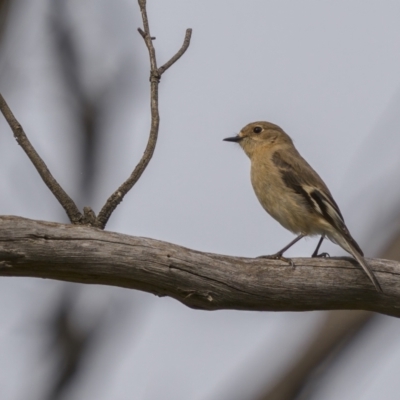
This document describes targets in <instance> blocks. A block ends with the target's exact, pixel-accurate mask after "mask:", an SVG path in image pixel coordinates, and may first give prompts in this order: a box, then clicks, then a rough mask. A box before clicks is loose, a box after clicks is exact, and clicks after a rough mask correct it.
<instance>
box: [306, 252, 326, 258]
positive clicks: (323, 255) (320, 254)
mask: <svg viewBox="0 0 400 400" xmlns="http://www.w3.org/2000/svg"><path fill="white" fill-rule="evenodd" d="M311 257H312V258H329V257H330V255H329V253H319V254H317V253H313V254H312V255H311Z"/></svg>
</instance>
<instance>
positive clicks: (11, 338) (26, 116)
mask: <svg viewBox="0 0 400 400" xmlns="http://www.w3.org/2000/svg"><path fill="white" fill-rule="evenodd" d="M148 3H149V4H148V13H149V18H150V27H151V32H152V35H154V36H156V37H157V39H156V41H155V42H154V43H155V46H156V50H157V56H158V61H159V64H160V65H161V64H162V63H163V62H165V61H166V60H167V59H169V58H170V57H171V56H172V55H173V54H174V53H175V52H176V51H177V49H178V48H179V47H180V46H181V44H182V40H183V37H184V32H185V29H186V28H188V27H191V28H193V38H192V43H191V46H190V48H189V50H188V51H187V53H186V54H185V55H184V57H183V58H182V59H181V60H179V62H178V63H177V64H175V65H174V66H173V67H172V68H171V69H170V70H168V71H167V72H166V73H165V75H164V76H163V78H162V81H161V86H160V114H161V127H160V136H159V141H158V144H157V148H156V151H155V155H154V158H153V160H152V161H151V163H150V165H149V167H148V169H147V170H146V172H145V173H144V175H143V176H142V179H141V180H140V181H139V183H138V184H137V185H136V186H135V187H134V189H133V190H132V191H131V192H130V193H129V195H128V196H127V197H126V198H125V200H124V202H123V203H122V204H121V205H120V206H119V208H118V209H117V211H116V212H115V213H114V214H113V216H112V217H111V220H110V222H109V224H108V226H107V229H108V230H113V231H117V232H123V233H128V234H131V235H137V236H147V237H152V238H155V239H160V240H164V241H168V242H173V243H177V244H180V245H183V246H187V247H190V248H194V249H197V250H202V251H208V252H217V253H223V254H231V255H238V256H239V255H240V256H248V257H254V256H257V255H261V254H268V253H273V252H276V251H277V250H278V249H280V248H281V247H283V245H285V244H286V243H287V242H288V241H290V240H291V239H292V238H293V235H292V234H291V233H290V232H287V231H285V230H284V229H283V228H282V227H280V226H279V224H278V223H277V222H275V221H274V220H272V219H271V218H270V217H269V216H268V215H267V214H266V213H265V212H264V211H263V209H262V208H261V206H260V205H259V204H258V202H257V200H256V197H255V195H254V193H253V191H252V188H251V185H250V179H249V161H248V159H247V157H246V156H245V154H244V153H243V152H242V151H241V150H240V148H239V147H238V146H236V145H234V144H231V143H225V142H223V141H222V139H223V138H224V137H227V136H232V135H233V134H236V133H238V132H239V130H240V129H241V128H242V127H243V126H244V125H245V124H247V123H249V122H252V121H255V120H267V121H271V122H274V123H276V124H278V125H280V126H281V127H282V128H283V129H284V130H285V131H286V132H287V133H288V134H289V135H291V137H292V138H293V140H294V142H295V144H296V146H297V148H298V150H299V151H300V152H301V153H302V155H303V156H304V157H305V158H306V159H307V160H308V161H309V163H310V164H311V165H312V166H313V167H314V168H315V169H316V170H317V171H318V173H319V174H320V175H321V176H322V177H323V179H324V180H325V182H326V183H327V184H328V186H329V187H330V189H331V191H332V193H333V195H334V196H335V198H336V200H337V202H338V203H339V205H340V206H341V209H342V211H343V214H344V216H345V219H346V221H347V224H348V227H349V229H350V231H351V232H352V234H353V236H354V237H355V238H356V240H357V241H358V242H359V244H360V245H361V247H362V248H363V249H364V252H365V253H366V256H368V257H373V256H377V255H378V254H379V253H380V252H381V251H383V249H384V247H385V246H387V244H388V242H389V240H390V239H391V238H392V237H393V236H394V235H395V234H396V233H397V231H398V227H399V226H400V224H399V215H400V213H399V211H400V184H399V182H400V168H399V167H400V165H399V164H400V161H399V148H400V112H399V111H400V91H399V88H400V76H399V71H400V24H399V15H400V2H398V1H394V0H393V1H385V2H372V1H362V0H359V1H354V0H352V1H344V0H340V1H335V2H321V1H316V0H314V1H309V0H303V1H301V2H299V1H294V0H292V1H261V0H259V1H255V0H253V1H246V2H245V1H238V0H218V1H210V0H208V1H194V0H186V1H184V0H149V2H148ZM63 24H65V26H64V25H63ZM138 26H141V20H140V14H139V7H138V5H137V2H136V1H134V0H87V1H84V2H83V1H78V0H69V1H62V0H53V1H51V0H47V1H45V0H14V1H12V2H11V8H10V11H9V14H8V17H7V20H6V26H5V32H4V33H3V36H2V42H1V53H0V56H1V58H0V90H1V92H2V94H3V95H4V96H5V98H6V100H7V101H8V102H9V105H10V107H11V108H12V110H13V111H14V113H15V115H16V117H17V118H18V119H19V120H20V122H21V123H22V125H23V126H24V128H25V130H26V132H27V134H28V136H29V138H30V139H31V141H32V143H33V144H34V146H35V147H36V149H37V151H38V152H39V153H40V154H41V156H42V157H43V158H44V160H45V161H46V163H47V165H48V167H49V168H50V170H51V171H52V172H53V174H54V175H55V177H56V178H57V179H58V180H59V182H60V183H61V184H62V186H63V187H64V188H65V189H66V190H67V192H68V193H69V194H70V195H71V196H72V197H73V198H74V199H75V200H76V201H77V202H78V203H79V206H80V207H83V206H84V205H91V206H93V208H94V209H95V211H98V210H99V208H100V207H101V206H102V205H103V203H104V201H105V199H106V198H107V196H108V195H109V194H110V193H111V192H112V191H113V190H115V188H116V187H117V186H118V185H119V184H120V183H121V182H122V181H123V180H124V179H125V178H126V177H127V176H128V175H129V174H130V172H131V171H132V169H133V168H134V166H135V165H136V162H137V161H138V160H139V158H140V156H141V155H142V153H143V150H144V146H145V144H146V141H147V137H148V131H149V121H150V111H149V104H148V103H149V83H148V75H149V71H148V70H149V61H148V55H147V50H146V48H145V45H144V43H143V40H142V38H141V37H140V35H139V34H138V33H137V31H136V29H137V27H138ZM63 29H65V31H66V32H68V35H69V38H70V40H72V43H73V44H74V48H75V52H76V53H75V56H76V60H77V61H76V65H75V67H76V71H78V77H79V86H80V90H81V91H82V92H83V93H84V98H85V101H87V102H89V103H91V104H95V107H96V123H95V131H96V140H95V143H96V147H94V150H95V151H94V152H87V151H85V145H84V139H83V137H84V132H83V128H82V125H81V123H80V119H79V118H80V113H81V111H82V103H81V102H79V101H77V100H76V98H77V97H76V92H74V90H73V87H72V86H73V85H71V82H70V81H68V79H66V78H65V73H63V72H62V71H63V61H62V57H61V56H60V47H61V45H60V40H59V39H60V37H59V32H57V30H59V31H62V30H63ZM64 68H65V65H64ZM89 153H90V154H91V157H93V158H90V160H89V161H88V159H87V157H89V156H88V155H87V154H89ZM0 167H1V173H0V189H1V194H2V195H1V198H0V213H1V214H13V215H20V216H24V217H29V218H34V219H43V220H49V221H59V222H66V221H67V220H66V216H65V215H64V212H63V210H62V209H61V207H60V206H59V205H58V203H57V202H56V200H55V199H54V197H53V196H52V194H51V193H50V192H49V190H48V189H47V188H46V187H45V185H44V184H43V183H42V182H41V180H40V178H39V176H38V174H37V173H36V172H35V171H34V169H33V167H32V166H31V165H30V162H29V160H28V159H27V157H26V155H25V154H24V153H23V152H22V150H21V149H20V148H19V147H18V145H17V143H16V142H15V140H14V139H13V136H12V133H11V131H10V129H9V128H8V126H7V125H6V123H5V122H4V120H3V118H0ZM87 171H89V172H90V173H88V172H87ZM316 243H317V240H316V239H308V240H303V241H302V242H300V243H299V244H297V245H296V246H295V247H294V248H293V249H292V250H291V251H290V252H289V253H288V254H289V255H296V256H308V255H310V254H311V253H312V251H313V250H314V247H315V245H316ZM322 250H323V251H328V252H329V253H331V255H340V254H343V253H342V251H341V249H340V248H339V247H337V246H334V245H333V244H327V243H325V244H324V245H323V249H322ZM64 303H66V304H67V305H68V307H69V314H68V315H69V317H68V318H69V319H68V321H69V323H70V325H71V326H72V327H73V330H74V335H75V336H76V337H78V338H80V337H85V335H86V336H88V337H89V338H90V341H89V344H88V345H87V346H86V347H85V352H84V353H83V356H82V362H81V363H80V367H79V369H78V371H77V372H76V373H75V374H74V375H73V377H72V378H71V382H70V384H69V385H67V386H66V388H64V389H63V390H61V391H59V392H57V390H55V389H52V388H53V386H54V384H53V382H55V381H56V380H57V376H58V373H59V370H60V369H61V368H62V365H63V362H64V361H63V360H62V357H61V356H60V354H61V353H60V352H59V349H58V348H57V343H59V341H60V340H59V339H60V338H59V337H58V336H57V333H56V334H55V333H54V332H55V331H56V330H55V329H53V328H52V327H54V326H55V325H57V321H58V320H57V316H59V315H60V313H59V311H58V310H59V309H60V307H61V308H62V304H64ZM60 304H61V306H60ZM61 314H62V313H61ZM324 315H325V314H324V313H322V312H308V313H258V312H236V311H217V312H204V311H194V310H191V309H189V308H186V307H185V306H183V305H181V304H180V303H178V302H177V301H175V300H172V299H169V298H157V297H155V296H153V295H150V294H146V293H140V292H135V291H131V290H124V289H119V288H111V287H100V286H84V285H73V284H63V283H60V282H54V281H47V280H34V279H19V278H18V279H17V278H13V279H11V278H1V280H0V320H1V324H0V371H1V374H0V392H1V394H0V398H1V399H2V400H14V399H18V400H19V399H21V400H22V399H28V398H29V399H33V400H36V399H47V398H49V399H63V400H75V399H97V400H108V399H113V400H125V399H126V400H128V399H138V400H142V399H143V400H158V399H163V400H169V399H171V400H181V399H182V400H184V399H185V400H186V399H191V400H215V399H217V400H242V399H244V400H252V399H256V398H257V396H259V394H260V393H262V392H263V391H264V390H265V388H266V387H268V385H271V384H272V383H273V382H274V381H275V379H277V378H278V377H279V376H280V375H281V374H282V373H283V372H284V371H285V369H286V368H287V367H288V366H289V365H290V364H291V362H293V359H294V358H295V357H296V355H297V354H299V352H301V350H302V349H303V348H304V346H306V345H307V344H308V343H309V342H310V340H312V337H313V332H314V331H315V330H316V329H317V328H318V326H320V324H321V323H322V322H323V320H324ZM71 321H72V322H71ZM56 332H57V331H56ZM399 337H400V323H399V322H398V320H397V319H394V318H389V317H384V316H377V317H376V318H375V319H374V321H373V323H372V324H369V325H368V329H366V330H364V331H363V334H362V335H361V337H359V338H358V340H357V342H356V343H354V345H352V346H351V347H349V348H348V349H347V351H346V352H345V353H344V354H342V355H341V357H340V358H339V359H337V360H336V361H335V363H333V364H332V365H331V366H330V367H329V369H328V371H326V373H325V374H323V375H322V376H321V378H320V379H319V380H318V381H317V382H316V383H315V384H314V385H313V387H312V390H310V393H308V395H307V397H304V398H307V399H325V400H334V399H341V400H347V399H349V400H350V399H398V371H399V368H400V340H399ZM78 342H79V340H78ZM71 351H72V350H71ZM53 390H54V392H53ZM54 393H56V394H54Z"/></svg>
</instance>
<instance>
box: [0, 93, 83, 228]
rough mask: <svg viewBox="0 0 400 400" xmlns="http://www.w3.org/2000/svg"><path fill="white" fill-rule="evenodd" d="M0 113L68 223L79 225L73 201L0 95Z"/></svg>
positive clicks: (78, 216)
mask: <svg viewBox="0 0 400 400" xmlns="http://www.w3.org/2000/svg"><path fill="white" fill-rule="evenodd" d="M0 111H1V112H2V113H3V115H4V118H5V119H6V120H7V122H8V124H9V125H10V128H11V130H12V131H13V133H14V137H15V139H16V141H17V142H18V144H19V145H20V146H21V147H22V149H23V150H24V151H25V153H26V155H27V156H28V157H29V159H30V160H31V161H32V164H33V165H34V167H35V168H36V170H37V172H38V173H39V175H40V176H41V177H42V179H43V181H44V183H45V184H46V186H47V187H48V188H49V189H50V191H51V192H52V193H53V194H54V196H55V197H56V198H57V200H58V202H59V203H60V204H61V206H62V207H63V208H64V210H65V212H66V213H67V215H68V217H69V219H70V221H71V222H72V223H73V224H79V223H81V220H82V214H81V213H80V212H79V210H78V208H77V206H76V205H75V203H74V201H73V200H72V199H71V198H70V197H69V196H68V194H67V193H66V192H65V191H64V189H63V188H62V187H61V186H60V184H59V183H58V182H57V181H56V180H55V178H54V177H53V175H52V174H51V172H50V171H49V169H48V168H47V165H46V164H45V163H44V161H43V160H42V159H41V157H40V156H39V154H38V153H37V152H36V150H35V149H34V147H33V146H32V144H31V142H30V141H29V139H28V137H27V136H26V134H25V132H24V130H23V128H22V126H21V124H20V123H19V122H18V121H17V120H16V118H15V117H14V114H13V113H12V111H11V110H10V108H9V107H8V104H7V103H6V101H5V100H4V98H3V96H2V95H1V94H0Z"/></svg>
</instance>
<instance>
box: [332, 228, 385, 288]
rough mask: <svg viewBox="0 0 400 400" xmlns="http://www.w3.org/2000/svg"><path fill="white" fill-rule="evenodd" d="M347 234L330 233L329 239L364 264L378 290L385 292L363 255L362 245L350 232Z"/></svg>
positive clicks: (363, 266) (364, 268) (365, 270)
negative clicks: (360, 245)
mask: <svg viewBox="0 0 400 400" xmlns="http://www.w3.org/2000/svg"><path fill="white" fill-rule="evenodd" d="M346 236H347V235H343V234H341V233H339V232H335V234H333V235H329V239H331V240H332V241H333V242H334V243H337V244H338V245H339V246H340V247H341V248H342V249H344V250H346V251H347V252H348V253H350V254H351V255H352V256H353V257H354V258H355V259H356V260H357V261H358V263H359V264H360V265H361V266H362V268H363V270H364V272H365V273H366V274H367V275H368V277H369V279H370V280H371V282H372V283H373V284H374V286H375V288H376V290H377V291H378V292H381V293H383V290H382V288H381V285H380V284H379V282H378V279H376V276H375V274H374V273H373V271H372V270H371V268H370V267H369V265H368V264H367V261H366V260H365V258H364V257H363V254H362V251H361V249H360V247H359V246H358V244H357V243H356V241H355V240H354V239H353V238H352V237H351V236H350V234H349V235H348V236H349V237H346Z"/></svg>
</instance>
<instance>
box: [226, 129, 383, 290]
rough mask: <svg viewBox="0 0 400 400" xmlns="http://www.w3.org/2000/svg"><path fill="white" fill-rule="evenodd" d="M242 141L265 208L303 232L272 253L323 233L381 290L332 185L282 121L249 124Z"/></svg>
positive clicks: (231, 139) (278, 255)
mask: <svg viewBox="0 0 400 400" xmlns="http://www.w3.org/2000/svg"><path fill="white" fill-rule="evenodd" d="M224 140H225V141H228V142H237V143H239V144H240V146H241V147H242V149H243V150H244V152H245V153H246V154H247V155H248V156H249V158H250V160H251V183H252V185H253V189H254V191H255V193H256V196H257V198H258V200H259V201H260V203H261V205H262V206H263V207H264V209H265V210H266V211H267V212H268V213H269V214H270V215H271V216H272V217H273V218H275V219H276V220H277V221H278V222H279V223H280V224H281V225H282V226H284V227H285V228H286V229H288V230H290V231H291V232H293V233H295V234H297V235H298V236H297V237H296V238H295V239H294V240H293V241H292V242H290V243H289V244H288V245H287V246H285V247H284V248H283V249H282V250H280V251H278V253H276V254H273V255H271V256H264V257H267V258H274V259H282V260H286V261H289V260H287V259H285V258H284V257H283V253H284V252H285V251H286V250H287V249H289V247H291V246H292V245H293V244H295V243H296V242H298V241H299V240H300V239H301V238H303V237H304V236H310V235H311V236H312V235H321V239H320V241H319V243H318V246H317V248H316V249H315V251H314V253H313V255H312V257H318V256H326V253H323V254H320V255H319V254H318V250H319V247H320V246H321V243H322V241H323V239H324V237H327V238H329V239H330V240H331V241H332V242H334V243H336V244H338V245H339V246H340V247H342V248H343V249H344V250H346V251H347V252H348V253H350V254H351V255H353V257H354V258H355V259H356V260H357V261H358V262H359V264H360V265H361V266H362V268H363V269H364V271H365V273H366V274H367V275H368V277H369V278H370V279H371V281H372V283H373V284H374V286H375V288H376V290H378V291H379V292H382V288H381V286H380V284H379V282H378V280H377V279H376V277H375V275H374V273H373V272H372V270H371V269H370V267H369V266H368V264H367V262H366V260H365V259H364V257H363V252H362V250H361V249H360V246H359V245H358V244H357V242H356V241H355V240H354V239H353V238H352V236H351V235H350V232H349V230H348V229H347V227H346V225H345V223H344V219H343V216H342V213H341V212H340V210H339V207H338V205H337V204H336V202H335V200H334V199H333V197H332V195H331V193H330V191H329V189H328V188H327V186H326V185H325V183H324V182H323V180H322V179H321V178H320V177H319V175H318V174H317V173H316V172H315V171H314V170H313V169H312V168H311V166H310V165H309V164H308V163H307V161H306V160H304V158H303V157H302V156H301V155H300V154H299V152H298V151H297V150H296V148H295V147H294V144H293V141H292V139H291V138H290V137H289V136H288V135H287V134H286V133H285V132H284V131H283V130H282V129H281V128H280V127H279V126H277V125H275V124H272V123H270V122H265V121H260V122H253V123H251V124H248V125H246V126H245V127H244V128H243V129H242V130H241V131H240V133H239V134H238V135H237V136H234V137H228V138H226V139H224Z"/></svg>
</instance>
